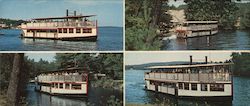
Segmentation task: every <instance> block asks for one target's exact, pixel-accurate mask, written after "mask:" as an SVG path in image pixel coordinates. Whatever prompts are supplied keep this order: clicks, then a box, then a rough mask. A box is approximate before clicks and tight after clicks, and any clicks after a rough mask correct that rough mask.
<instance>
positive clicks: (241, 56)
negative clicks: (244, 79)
mask: <svg viewBox="0 0 250 106" xmlns="http://www.w3.org/2000/svg"><path fill="white" fill-rule="evenodd" d="M231 57H232V61H233V63H234V65H233V71H234V75H239V76H250V66H249V64H250V53H244V52H242V53H232V55H231Z"/></svg>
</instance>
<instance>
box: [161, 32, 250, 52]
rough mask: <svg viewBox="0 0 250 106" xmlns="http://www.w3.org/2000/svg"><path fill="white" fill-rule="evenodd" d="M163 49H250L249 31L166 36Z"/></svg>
mask: <svg viewBox="0 0 250 106" xmlns="http://www.w3.org/2000/svg"><path fill="white" fill-rule="evenodd" d="M163 39H164V47H163V48H162V49H163V50H250V32H249V31H241V30H237V31H221V32H219V33H218V34H216V35H213V36H204V37H196V38H188V39H177V38H176V35H172V36H170V37H165V38H163Z"/></svg>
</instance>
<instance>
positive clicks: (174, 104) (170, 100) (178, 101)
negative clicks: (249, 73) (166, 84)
mask: <svg viewBox="0 0 250 106" xmlns="http://www.w3.org/2000/svg"><path fill="white" fill-rule="evenodd" d="M146 96H147V97H148V99H147V100H148V103H150V104H168V105H170V106H232V101H230V100H218V101H216V100H200V99H197V100H195V99H186V98H185V99H184V98H175V97H174V96H170V95H167V94H163V93H155V92H152V91H146ZM162 101H164V102H162Z"/></svg>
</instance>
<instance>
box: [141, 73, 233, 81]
mask: <svg viewBox="0 0 250 106" xmlns="http://www.w3.org/2000/svg"><path fill="white" fill-rule="evenodd" d="M145 79H155V80H172V81H173V80H175V81H200V82H214V81H231V75H230V74H229V73H159V72H158V73H154V72H150V73H145Z"/></svg>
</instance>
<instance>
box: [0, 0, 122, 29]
mask: <svg viewBox="0 0 250 106" xmlns="http://www.w3.org/2000/svg"><path fill="white" fill-rule="evenodd" d="M66 9H69V10H70V11H72V12H73V11H74V10H76V11H77V13H82V14H83V15H97V17H96V19H98V23H99V26H119V27H122V26H123V0H0V14H1V15H0V18H9V19H23V20H29V19H32V18H42V17H56V16H57V17H58V16H65V15H66Z"/></svg>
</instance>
